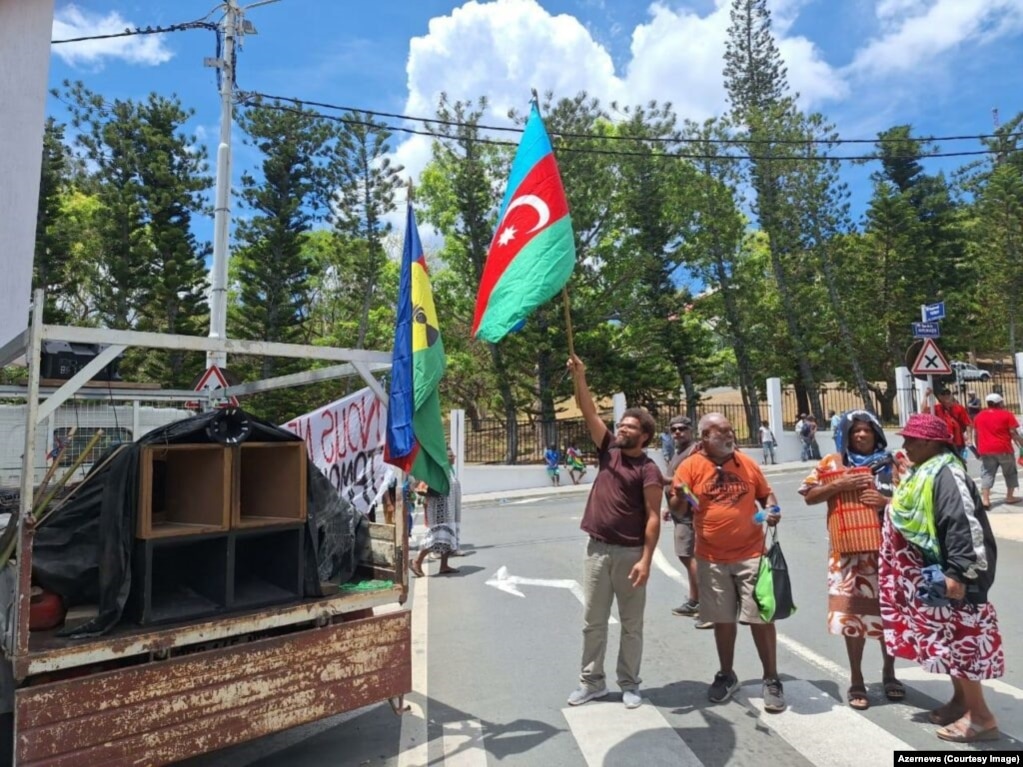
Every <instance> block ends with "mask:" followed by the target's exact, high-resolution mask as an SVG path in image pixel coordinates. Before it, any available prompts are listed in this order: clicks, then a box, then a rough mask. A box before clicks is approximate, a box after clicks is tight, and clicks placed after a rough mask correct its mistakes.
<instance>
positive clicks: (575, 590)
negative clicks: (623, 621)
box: [487, 565, 618, 623]
mask: <svg viewBox="0 0 1023 767" xmlns="http://www.w3.org/2000/svg"><path fill="white" fill-rule="evenodd" d="M487 585H488V586H493V587H494V588H495V589H498V590H499V591H503V592H505V593H506V594H513V595H515V596H517V597H522V598H523V599H525V598H526V595H525V594H523V593H522V592H521V591H520V590H519V586H546V587H547V588H553V589H568V590H569V591H570V592H572V595H573V596H574V597H575V598H576V599H578V600H579V604H581V605H584V606H585V604H586V596H585V595H584V594H583V587H582V586H580V585H579V581H573V580H569V579H568V578H564V579H558V578H523V577H522V576H521V575H511V574H510V573H509V572H508V568H507V567H506V566H505V565H501V566H500V567H499V568H497V572H496V573H494V574H493V576H491V578H490V580H488V581H487ZM609 622H610V623H617V622H618V621H617V619H615V617H614V616H613V615H612V616H611V618H610V621H609Z"/></svg>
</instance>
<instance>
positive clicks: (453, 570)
mask: <svg viewBox="0 0 1023 767" xmlns="http://www.w3.org/2000/svg"><path fill="white" fill-rule="evenodd" d="M457 572H458V568H457V567H442V568H441V569H440V570H438V571H437V575H454V574H455V573H457Z"/></svg>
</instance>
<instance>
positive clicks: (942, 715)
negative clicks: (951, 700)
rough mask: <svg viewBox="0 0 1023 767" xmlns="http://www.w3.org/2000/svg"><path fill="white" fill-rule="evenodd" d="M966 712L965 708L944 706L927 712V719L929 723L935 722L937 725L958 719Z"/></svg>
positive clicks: (941, 725)
mask: <svg viewBox="0 0 1023 767" xmlns="http://www.w3.org/2000/svg"><path fill="white" fill-rule="evenodd" d="M965 713H966V709H963V708H958V709H947V708H945V707H944V706H942V707H941V708H936V709H934V710H933V711H928V712H927V721H928V722H930V723H931V724H936V725H938V726H939V727H944V726H945V725H949V724H952V722H957V721H959V720H960V719H961V718H962V716H963V714H965Z"/></svg>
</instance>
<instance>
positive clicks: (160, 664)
mask: <svg viewBox="0 0 1023 767" xmlns="http://www.w3.org/2000/svg"><path fill="white" fill-rule="evenodd" d="M42 304H43V302H42V296H41V293H38V292H37V293H36V295H35V302H34V307H33V320H32V324H31V325H30V326H29V328H28V329H26V330H25V331H24V332H23V333H22V334H20V335H19V336H18V338H16V339H15V341H13V342H11V343H9V344H7V345H6V346H4V347H2V348H0V365H4V364H8V363H9V362H10V361H11V360H13V359H15V358H16V357H18V356H20V355H21V354H24V355H25V357H26V359H27V361H28V396H27V403H28V408H27V410H28V418H27V423H26V430H25V431H26V434H25V440H26V446H30V445H32V444H34V432H35V429H36V426H37V424H38V423H39V422H40V421H41V420H42V419H43V418H44V417H45V414H43V415H40V412H41V410H43V409H45V412H51V411H52V410H53V408H55V407H58V406H59V404H60V401H61V398H62V397H63V398H64V399H66V398H67V397H69V396H71V395H72V394H73V393H74V391H75V389H76V388H77V387H79V386H81V385H82V384H83V383H84V382H85V381H87V380H89V378H90V377H91V376H92V375H93V374H94V373H95V372H96V371H95V370H93V369H91V368H93V367H96V368H99V367H101V366H102V365H104V364H106V363H107V362H108V361H109V356H110V354H113V353H119V352H120V351H122V350H123V349H124V348H126V347H128V346H142V347H148V348H160V349H185V350H192V351H206V352H223V353H227V354H234V353H244V354H257V355H259V354H263V355H269V356H279V357H291V358H299V359H309V360H311V359H320V360H323V359H326V360H328V361H331V362H333V363H335V364H334V365H333V366H332V367H330V368H326V369H320V370H310V371H309V372H308V374H306V375H305V376H302V375H300V376H294V375H293V376H288V377H286V379H287V380H285V379H270V380H268V381H264V382H256V383H249V384H245V385H244V388H243V387H238V388H239V392H237V393H240V394H245V393H252V392H255V391H260V390H267V389H270V388H278V387H280V386H290V385H295V384H299V383H306V382H311V381H313V380H323V379H325V378H327V377H334V378H336V377H338V376H340V375H343V374H350V373H356V374H358V375H360V376H361V377H362V378H363V379H364V380H365V381H366V383H367V384H368V385H369V386H371V387H372V388H373V390H374V392H376V393H377V395H378V396H380V397H381V398H384V401H386V399H385V397H386V395H385V394H384V393H383V391H382V389H381V387H380V385H379V383H378V382H377V381H376V380H375V379H374V378H373V375H372V372H373V371H374V370H379V369H383V368H386V367H388V366H389V361H390V360H389V357H390V355H389V354H386V353H383V352H373V351H366V350H345V349H330V348H323V347H305V346H297V345H292V344H277V343H264V342H249V341H237V340H227V339H210V338H197V337H190V336H171V335H162V334H154V333H139V332H133V331H111V330H102V329H86V328H72V327H62V326H51V325H46V324H43V322H42ZM48 338H49V339H62V340H70V341H86V342H91V343H103V344H109V345H110V346H109V347H107V352H105V353H104V355H103V356H101V357H97V358H96V360H94V362H93V363H90V364H89V365H87V366H86V367H85V368H83V370H82V371H81V372H80V373H79V374H78V375H76V376H75V377H74V378H72V379H71V380H70V381H68V382H67V384H66V385H65V386H62V387H61V388H60V389H59V390H58V391H57V392H56V393H55V394H54V395H52V396H51V397H50V399H49V400H47V401H46V402H44V403H43V404H42V405H41V406H40V397H39V392H40V379H39V368H40V365H39V362H40V349H41V345H42V341H43V340H45V339H48ZM111 349H114V350H117V351H115V352H110V351H109V350H111ZM232 393H235V392H232V391H231V390H230V389H228V390H227V391H226V392H223V394H224V395H225V396H229V395H231V394H232ZM31 453H32V451H31V450H30V449H28V447H26V451H25V456H26V458H25V459H24V461H25V465H24V466H23V471H22V487H21V507H20V510H19V512H18V517H17V522H18V523H19V524H18V529H17V537H16V549H15V555H14V557H13V558H12V559H11V560H10V561H8V562H7V564H6V565H5V566H3V567H2V568H0V599H2V601H4V602H5V603H6V604H7V605H9V606H10V609H9V610H8V611H7V613H6V615H5V616H4V619H5V620H4V624H3V626H2V632H3V633H2V637H0V639H2V650H3V657H2V658H0V716H2V718H0V723H5V724H6V728H7V731H8V738H7V741H8V745H7V746H4V753H2V754H0V764H2V763H4V762H5V761H6V759H7V758H9V759H10V760H11V762H12V763H13V764H16V765H19V766H26V767H27V766H28V765H47V766H48V767H57V766H58V765H75V766H76V767H77V766H79V765H104V767H110V766H111V765H162V764H170V763H173V762H175V761H178V760H181V759H184V758H187V757H190V756H195V755H198V754H203V753H207V752H210V751H215V750H218V749H221V748H225V747H228V746H232V745H235V744H239V743H243V742H245V741H249V740H252V739H254V738H260V737H263V736H266V735H270V734H273V733H276V732H280V731H282V730H285V729H288V728H291V727H295V726H297V725H301V724H306V723H308V722H312V721H315V720H318V719H322V718H325V717H329V716H333V715H336V714H339V713H343V712H346V711H351V710H354V709H357V708H360V707H363V706H367V705H370V704H375V703H381V702H385V701H389V702H390V703H391V705H392V707H393V708H394V710H395V712H396V713H400V712H401V711H402V710H403V705H402V702H403V698H404V695H405V694H407V693H408V692H409V691H410V690H411V686H412V674H411V647H410V644H411V614H410V612H409V610H408V608H407V607H406V604H405V603H406V598H407V594H408V583H407V580H406V578H407V576H406V568H405V567H404V563H405V562H406V560H407V536H408V531H407V529H406V525H405V515H404V514H403V513H400V511H399V513H396V514H395V523H394V524H371V525H370V537H371V546H370V547H368V548H367V552H368V553H367V554H366V555H365V560H364V561H362V562H360V568H361V569H362V570H363V572H365V573H367V574H370V575H371V576H372V577H373V578H376V579H386V580H388V581H390V582H391V583H392V584H393V585H391V586H389V587H383V588H380V589H377V590H368V591H350V592H346V591H344V590H342V591H341V592H339V593H337V594H333V595H330V596H324V597H306V598H296V599H295V600H293V601H291V602H289V603H286V604H278V605H276V606H274V607H269V608H262V609H255V610H249V611H242V612H236V613H230V614H226V615H223V616H218V617H215V618H212V617H211V618H206V619H203V620H193V621H189V622H181V623H177V624H171V625H168V626H166V627H153V626H138V625H130V624H124V625H121V624H119V625H118V626H116V627H115V628H114V629H113V630H112V631H110V632H109V633H108V634H106V635H103V636H100V637H97V638H87V639H68V638H60V637H58V636H57V635H56V633H55V632H52V631H51V632H33V631H30V628H29V614H30V595H31V576H32V544H33V538H34V533H35V531H34V526H33V524H32V522H31V520H30V515H31V505H32V504H31V500H32V493H33V486H32V481H33V476H34V472H33V467H32V466H31V463H30V462H31ZM13 521H14V520H12V522H13ZM398 721H399V720H398V719H397V718H396V719H395V722H396V723H397V722H398Z"/></svg>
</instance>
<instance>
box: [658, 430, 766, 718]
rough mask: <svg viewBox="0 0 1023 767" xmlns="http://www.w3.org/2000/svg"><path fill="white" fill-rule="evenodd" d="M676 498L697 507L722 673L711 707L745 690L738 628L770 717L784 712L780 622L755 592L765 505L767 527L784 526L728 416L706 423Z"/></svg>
mask: <svg viewBox="0 0 1023 767" xmlns="http://www.w3.org/2000/svg"><path fill="white" fill-rule="evenodd" d="M674 485H675V488H676V491H677V492H681V493H687V492H688V493H692V494H693V496H694V500H695V501H696V508H695V509H694V511H693V527H694V529H695V530H696V552H695V554H696V570H697V577H698V580H699V582H700V587H699V588H700V619H701V620H706V621H710V622H711V623H713V624H714V643H715V645H716V646H717V653H718V663H719V664H720V668H719V670H718V672H717V673H716V674H715V675H714V681H713V682H712V683H711V685H710V688H709V689H708V691H707V697H708V698H709V699H710V701H711V702H712V703H724V702H726V701H727V700H728V699H729V698H731V697H732V695H733V694H734V693H735V691H736V690H737V689H739V678H738V676H736V674H735V670H734V668H733V664H734V660H735V640H736V637H737V635H738V626H737V624H739V623H744V624H747V625H748V626H749V627H750V632H751V633H752V635H753V643H754V644H755V645H756V647H757V654H758V655H759V656H760V663H761V665H762V666H763V678H764V686H763V698H764V710H765V711H769V712H772V713H778V712H780V711H784V710H785V692H784V690H783V688H782V683H781V679H779V678H778V668H777V655H778V635H777V632H776V631H775V627H774V623H765V622H764V620H763V618H761V617H760V610H759V608H758V607H757V603H756V599H755V598H754V596H753V590H754V587H755V586H756V581H757V574H758V572H759V569H760V558H761V556H762V555H763V554H764V553H765V552H764V531H763V525H761V524H760V523H759V522H758V521H757V517H756V512H757V505H758V504H759V505H760V506H761V507H763V508H764V509H765V510H768V511H769V513H768V514H767V517H766V519H767V524H768V525H769V526H771V527H773V526H775V525H777V524H778V522H779V521H780V520H781V509H780V508H779V507H778V501H777V500H776V498H775V496H774V491H773V490H771V486H770V485H769V484H768V483H767V479H766V478H765V477H764V473H763V472H762V471H761V470H760V466H759V465H758V464H757V462H756V461H755V460H753V459H752V458H749V457H747V456H746V455H744V454H743V453H741V452H739V451H738V450H736V447H735V432H734V431H733V430H732V424H731V423H729V421H728V419H727V418H725V416H724V415H722V414H721V413H708V414H707V415H705V416H703V418H701V419H700V449H699V450H695V451H693V453H692V454H690V456H689V457H688V458H686V459H685V460H684V461H682V463H681V464H679V467H678V469H677V470H676V471H675V477H674Z"/></svg>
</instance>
